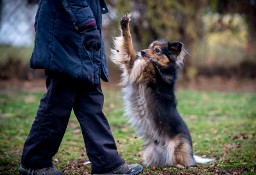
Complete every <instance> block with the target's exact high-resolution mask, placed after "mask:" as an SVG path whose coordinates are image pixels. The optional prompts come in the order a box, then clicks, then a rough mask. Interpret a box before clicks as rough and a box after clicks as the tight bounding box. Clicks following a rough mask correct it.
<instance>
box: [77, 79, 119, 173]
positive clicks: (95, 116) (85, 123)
mask: <svg viewBox="0 0 256 175" xmlns="http://www.w3.org/2000/svg"><path fill="white" fill-rule="evenodd" d="M103 100H104V97H103V94H102V91H101V86H100V85H93V86H92V85H87V84H83V83H82V82H81V83H80V87H79V91H78V95H77V98H76V99H75V103H74V107H73V109H74V112H75V115H76V117H77V118H78V120H79V123H80V125H81V129H82V134H83V137H84V142H85V146H86V151H87V155H88V157H89V159H90V161H91V162H92V173H104V172H108V171H110V170H113V169H114V168H116V167H118V166H120V165H122V164H123V163H124V160H123V159H122V158H121V157H120V156H119V155H118V152H117V148H116V144H115V141H114V138H113V135H112V133H111V130H110V127H109V124H108V121H107V119H106V117H105V115H104V113H103V112H102V107H103Z"/></svg>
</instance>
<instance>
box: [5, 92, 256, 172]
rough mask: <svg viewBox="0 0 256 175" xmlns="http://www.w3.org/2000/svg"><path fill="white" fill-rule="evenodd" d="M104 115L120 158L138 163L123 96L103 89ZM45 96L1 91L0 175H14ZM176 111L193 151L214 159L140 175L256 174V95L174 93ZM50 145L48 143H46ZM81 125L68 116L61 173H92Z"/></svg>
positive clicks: (59, 158)
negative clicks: (203, 162)
mask: <svg viewBox="0 0 256 175" xmlns="http://www.w3.org/2000/svg"><path fill="white" fill-rule="evenodd" d="M104 93H105V106H104V111H105V114H106V116H107V117H108V119H109V123H110V125H111V128H112V131H113V134H114V136H115V139H116V143H117V146H118V150H119V153H120V155H121V156H122V157H123V158H124V159H125V160H126V161H127V162H128V163H142V160H141V154H140V152H141V148H142V144H143V141H142V140H141V139H140V138H137V137H136V135H135V134H134V130H133V129H132V128H131V127H130V126H129V125H127V118H126V117H124V116H123V105H122V99H121V94H120V92H119V91H116V90H105V91H104ZM42 95H43V92H29V91H26V92H24V91H19V90H18V91H15V92H12V93H1V92H0V174H10V175H15V174H18V166H19V161H20V156H21V151H22V147H23V143H24V141H25V139H26V137H27V135H28V132H29V129H30V126H31V124H32V122H33V119H34V115H35V113H36V110H37V107H38V105H39V101H40V98H41V96H42ZM177 97H178V102H179V103H178V108H179V111H180V113H181V114H182V116H183V118H184V120H185V121H186V123H187V125H188V127H189V129H190V131H191V135H192V138H193V145H194V153H195V154H197V155H201V156H206V157H212V158H215V159H216V161H215V162H213V163H211V164H206V165H198V166H196V167H192V168H184V169H179V168H174V167H161V168H159V167H149V168H145V170H144V172H143V174H148V175H151V174H159V175H169V174H183V175H184V174H256V173H255V172H256V168H255V167H256V120H255V119H256V93H228V92H225V93H224V92H221V93H220V92H196V91H187V90H182V91H178V92H177ZM49 146H50V145H49ZM86 160H88V158H87V156H86V154H85V150H84V145H83V139H82V134H81V130H80V126H79V124H78V122H77V120H76V118H75V116H74V114H72V116H71V118H70V122H69V125H68V128H67V131H66V134H65V136H64V139H63V141H62V144H61V147H60V148H59V152H58V153H57V155H56V156H55V157H54V158H53V162H54V164H55V166H56V167H57V168H60V169H62V170H63V172H64V174H90V166H89V165H86V166H85V165H83V162H85V161H86Z"/></svg>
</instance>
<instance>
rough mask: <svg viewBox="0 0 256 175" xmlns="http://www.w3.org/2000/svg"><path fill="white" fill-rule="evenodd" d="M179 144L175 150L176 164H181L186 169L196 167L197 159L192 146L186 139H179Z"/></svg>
mask: <svg viewBox="0 0 256 175" xmlns="http://www.w3.org/2000/svg"><path fill="white" fill-rule="evenodd" d="M178 139H179V141H178V144H177V145H176V146H175V150H174V153H173V154H174V155H173V159H174V164H175V165H177V164H180V165H183V166H185V167H187V166H188V167H190V166H194V165H195V164H196V162H195V159H194V157H193V150H192V146H191V145H190V143H189V142H188V141H187V140H186V139H182V138H178Z"/></svg>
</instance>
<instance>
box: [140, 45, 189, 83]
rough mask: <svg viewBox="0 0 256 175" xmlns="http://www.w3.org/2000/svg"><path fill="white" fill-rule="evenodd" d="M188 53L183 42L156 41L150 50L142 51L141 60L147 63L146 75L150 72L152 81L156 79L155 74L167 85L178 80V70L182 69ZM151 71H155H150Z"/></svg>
mask: <svg viewBox="0 0 256 175" xmlns="http://www.w3.org/2000/svg"><path fill="white" fill-rule="evenodd" d="M186 54H187V52H186V50H185V49H184V48H183V44H182V43H181V42H166V41H162V40H160V41H154V42H153V43H151V44H150V45H149V48H148V49H145V50H142V51H140V54H139V55H140V58H142V59H144V60H145V61H146V62H147V66H146V67H145V68H146V69H145V70H144V73H146V72H148V71H150V72H151V79H153V78H155V77H153V76H155V72H158V75H160V77H161V78H162V80H164V81H165V82H166V83H167V84H171V83H173V81H174V80H175V78H176V70H177V69H178V68H179V67H182V65H183V60H184V57H185V56H186ZM150 69H154V71H153V70H150ZM152 72H153V74H152Z"/></svg>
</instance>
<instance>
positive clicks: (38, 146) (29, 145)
mask: <svg viewBox="0 0 256 175" xmlns="http://www.w3.org/2000/svg"><path fill="white" fill-rule="evenodd" d="M72 81H73V80H72V79H69V78H68V77H66V76H64V75H61V74H56V75H55V74H54V73H51V72H46V87H47V93H46V94H45V95H44V96H43V97H42V99H41V102H40V105H39V108H38V111H37V115H36V117H35V120H34V123H33V124H32V127H31V130H30V133H29V135H28V138H27V140H26V142H25V144H24V149H23V154H22V159H21V163H22V164H23V165H24V166H26V167H29V168H45V167H49V166H52V157H53V156H54V155H55V154H56V153H57V151H58V148H59V146H60V143H61V140H62V138H63V136H64V133H65V130H66V127H67V124H68V121H69V117H70V113H71V110H72V106H73V102H74V98H75V88H74V87H73V83H72Z"/></svg>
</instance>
